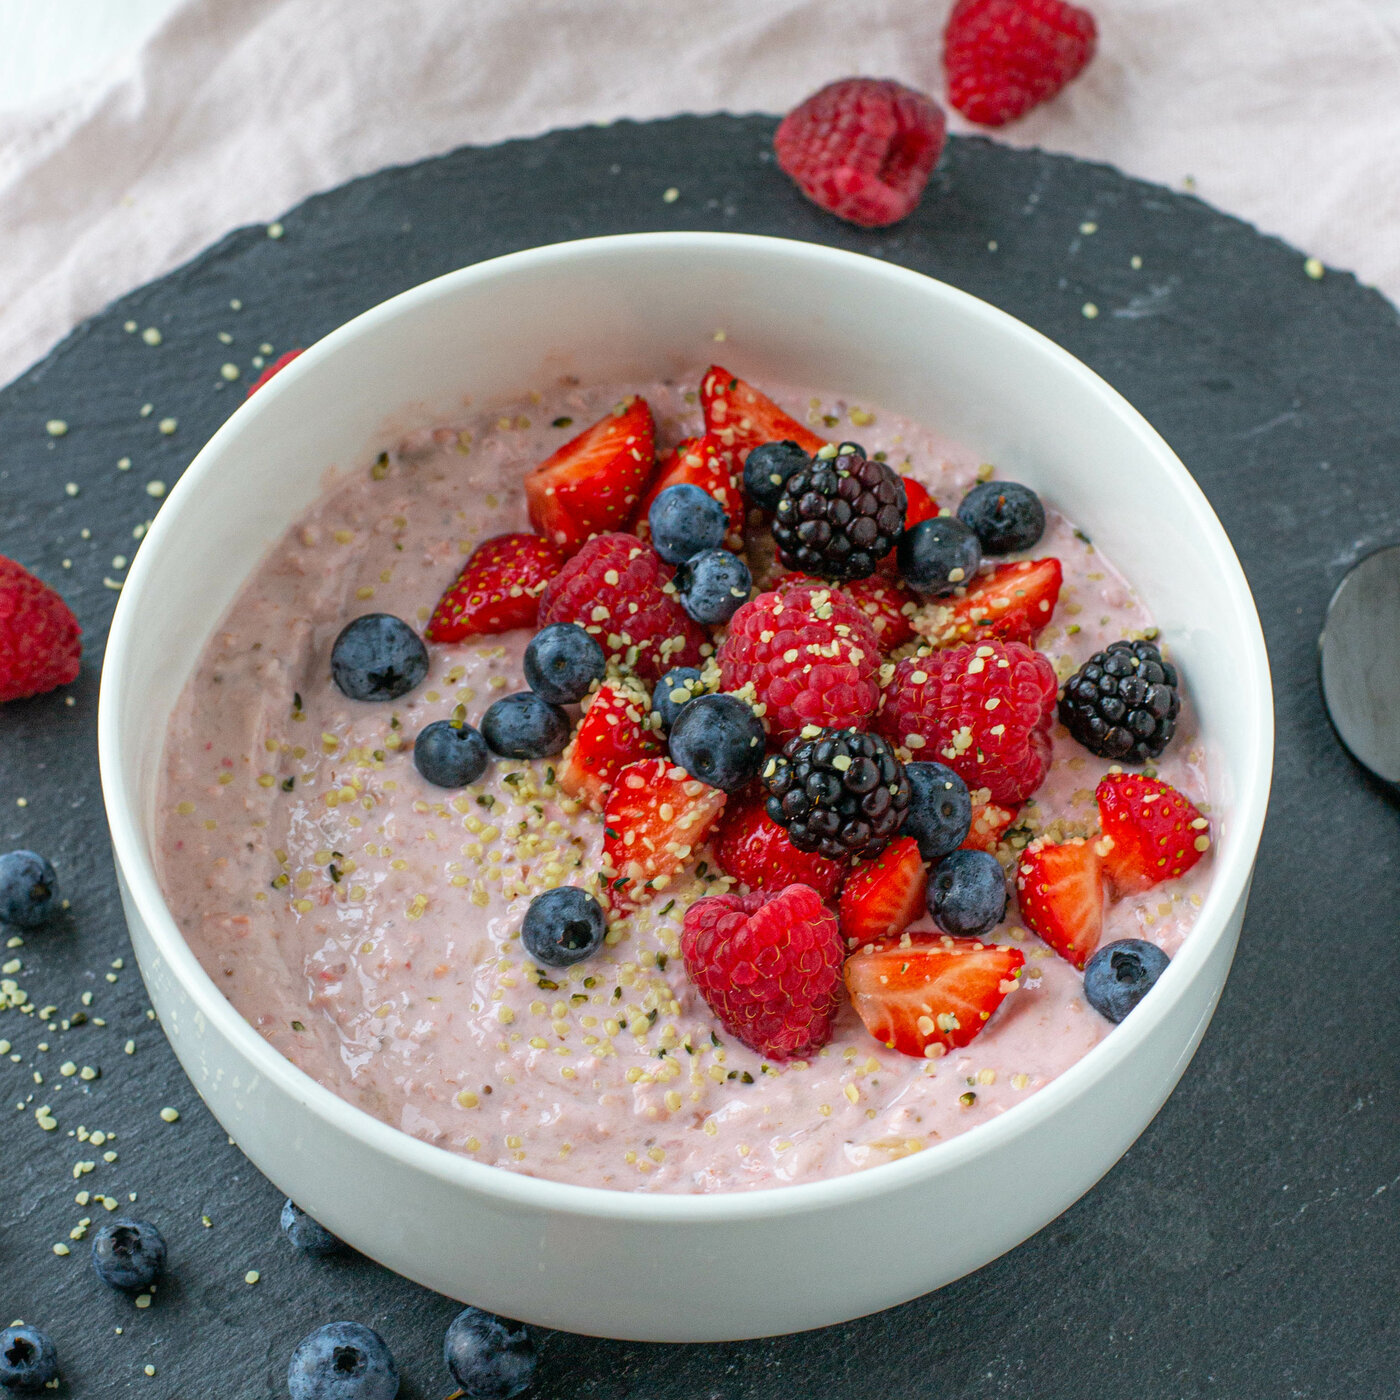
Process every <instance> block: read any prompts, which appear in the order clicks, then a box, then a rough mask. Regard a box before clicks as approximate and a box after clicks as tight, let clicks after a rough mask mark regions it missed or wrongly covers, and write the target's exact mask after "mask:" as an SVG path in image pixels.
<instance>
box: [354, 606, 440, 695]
mask: <svg viewBox="0 0 1400 1400" xmlns="http://www.w3.org/2000/svg"><path fill="white" fill-rule="evenodd" d="M427 674H428V648H427V647H425V646H424V645H423V639H422V638H421V637H420V636H419V635H418V633H417V632H415V631H414V630H413V628H411V627H410V626H409V625H408V623H406V622H404V621H403V620H402V619H401V618H397V617H391V616H390V615H389V614H388V613H366V614H365V616H364V617H357V618H356V619H355V620H354V622H350V623H347V624H346V625H345V627H343V628H342V629H341V633H340V636H338V637H337V638H336V639H335V645H334V646H333V647H332V648H331V679H332V680H333V681H334V682H335V683H336V685H338V686H339V687H340V691H341V694H343V695H347V696H349V697H350V699H351V700H397V699H398V698H399V696H401V695H407V694H408V692H409V691H410V690H412V689H413V688H414V686H416V685H419V684H421V683H422V680H423V677H424V676H426V675H427Z"/></svg>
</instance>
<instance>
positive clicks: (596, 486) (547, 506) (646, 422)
mask: <svg viewBox="0 0 1400 1400" xmlns="http://www.w3.org/2000/svg"><path fill="white" fill-rule="evenodd" d="M655 467H656V430H655V427H654V425H653V423H652V419H651V409H650V408H649V407H648V406H647V401H646V400H645V399H643V398H638V397H637V396H636V395H633V396H632V397H630V398H626V399H623V401H622V402H621V403H620V404H618V406H617V407H616V408H615V409H613V411H612V412H611V413H609V414H608V415H607V416H606V417H603V418H600V419H599V420H598V421H597V422H596V423H595V424H593V426H592V427H591V428H585V429H584V430H583V432H581V433H580V434H579V435H578V436H577V437H574V438H570V439H569V441H568V442H566V443H565V444H564V445H563V447H561V448H560V449H559V450H558V451H557V452H555V453H553V454H552V455H551V456H549V457H546V458H545V459H544V461H543V462H541V463H540V464H539V466H537V467H536V468H535V469H534V470H533V471H532V472H530V474H529V475H528V476H526V478H525V500H526V504H527V505H528V507H529V511H530V524H531V525H533V526H534V527H535V529H536V530H538V531H539V532H540V534H542V535H543V536H544V537H545V538H546V539H548V540H551V541H552V542H553V543H555V544H557V545H558V546H559V548H560V549H562V550H563V551H564V554H565V556H568V555H571V554H574V553H576V552H577V551H578V550H579V549H580V548H581V547H582V546H583V544H584V542H585V541H586V540H587V539H588V537H589V536H590V535H600V534H604V533H605V532H606V531H608V530H617V529H621V528H622V527H623V526H624V525H625V524H626V522H627V521H629V520H630V519H631V518H632V512H633V511H634V510H635V509H636V506H637V502H638V501H639V500H641V498H642V495H643V493H644V492H645V491H646V488H647V483H648V482H649V481H650V480H651V474H652V472H653V471H654V470H655Z"/></svg>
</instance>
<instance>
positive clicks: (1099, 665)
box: [1060, 641, 1181, 763]
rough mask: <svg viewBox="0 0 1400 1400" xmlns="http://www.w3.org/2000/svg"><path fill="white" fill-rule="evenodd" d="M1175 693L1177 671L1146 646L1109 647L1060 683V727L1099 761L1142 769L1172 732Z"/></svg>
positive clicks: (1178, 701) (1177, 707) (1178, 699)
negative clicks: (1131, 764)
mask: <svg viewBox="0 0 1400 1400" xmlns="http://www.w3.org/2000/svg"><path fill="white" fill-rule="evenodd" d="M1176 687H1177V674H1176V667H1175V666H1173V665H1172V664H1171V663H1170V662H1169V661H1163V660H1162V654H1161V652H1159V651H1158V650H1157V648H1156V647H1155V646H1154V645H1153V644H1152V643H1151V642H1127V641H1124V642H1112V643H1110V644H1109V645H1108V647H1106V648H1105V649H1104V650H1103V651H1096V652H1095V653H1094V654H1093V655H1092V656H1091V657H1090V658H1089V659H1088V660H1087V661H1086V662H1085V663H1084V664H1083V665H1082V666H1081V667H1080V668H1079V669H1078V670H1077V671H1076V672H1075V673H1074V674H1073V675H1072V676H1071V677H1070V678H1069V680H1067V681H1066V682H1065V689H1064V694H1063V695H1061V697H1060V722H1061V723H1062V724H1063V725H1064V726H1065V728H1066V729H1068V730H1069V732H1070V734H1071V735H1073V737H1074V738H1075V739H1076V740H1078V742H1079V743H1081V744H1083V745H1084V747H1085V748H1086V749H1088V750H1089V752H1090V753H1096V754H1098V755H1099V757H1100V758H1113V759H1117V760H1118V762H1120V763H1146V762H1147V760H1148V759H1149V758H1156V757H1157V756H1158V755H1159V754H1160V753H1161V752H1162V750H1163V749H1164V748H1166V746H1167V745H1168V744H1169V743H1170V742H1171V737H1172V735H1173V734H1174V733H1175V732H1176V717H1177V715H1178V714H1179V713H1180V710H1181V697H1180V696H1179V695H1178V694H1177V689H1176Z"/></svg>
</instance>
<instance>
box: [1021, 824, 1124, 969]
mask: <svg viewBox="0 0 1400 1400" xmlns="http://www.w3.org/2000/svg"><path fill="white" fill-rule="evenodd" d="M1102 844H1104V843H1103V842H1102V841H1101V840H1095V841H1085V840H1083V839H1079V840H1074V841H1066V842H1064V843H1063V844H1061V845H1058V846H1057V845H1053V844H1051V843H1050V842H1048V841H1046V840H1045V839H1044V838H1043V837H1042V838H1041V839H1040V840H1039V841H1032V842H1031V844H1030V845H1029V846H1027V847H1026V850H1025V853H1024V854H1023V855H1022V857H1021V864H1020V867H1019V869H1018V870H1017V872H1016V896H1017V898H1018V900H1019V901H1020V905H1021V918H1022V920H1023V921H1024V922H1025V925H1026V927H1027V928H1028V929H1030V931H1031V932H1032V933H1035V934H1038V935H1039V936H1040V937H1041V938H1043V939H1044V940H1045V942H1047V943H1048V944H1049V945H1050V946H1051V947H1052V948H1053V949H1054V950H1055V951H1056V952H1057V953H1058V954H1059V955H1060V956H1061V957H1062V958H1064V959H1065V960H1066V961H1067V962H1069V963H1072V964H1073V965H1074V966H1075V967H1077V968H1078V969H1079V970H1080V971H1081V972H1082V971H1083V970H1084V964H1085V963H1086V962H1088V961H1089V956H1090V954H1091V953H1092V952H1093V951H1094V949H1095V948H1096V947H1097V946H1098V942H1099V939H1100V937H1101V936H1102V935H1103V903H1104V895H1103V853H1102V852H1101V851H1100V849H1099V847H1100V845H1102Z"/></svg>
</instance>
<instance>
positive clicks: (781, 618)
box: [719, 583, 880, 742]
mask: <svg viewBox="0 0 1400 1400" xmlns="http://www.w3.org/2000/svg"><path fill="white" fill-rule="evenodd" d="M879 665H880V648H879V644H878V643H877V642H876V640H875V634H874V632H873V631H872V630H871V628H870V622H869V619H868V618H866V616H865V614H864V613H862V612H861V610H860V609H859V608H858V607H856V605H855V604H854V603H852V602H851V600H850V599H849V598H847V597H846V596H845V595H844V594H843V593H842V592H841V591H840V590H839V589H836V588H832V587H830V586H828V585H826V584H820V583H814V584H811V585H809V586H807V587H802V588H785V589H784V590H783V591H782V592H781V593H760V594H759V595H758V597H757V598H753V599H750V600H749V602H747V603H745V604H744V606H743V607H742V608H740V609H739V611H738V612H736V613H735V614H734V616H733V618H732V619H731V620H730V623H729V632H728V635H727V636H726V637H725V639H724V642H723V644H722V645H721V646H720V649H719V668H720V687H721V688H722V689H724V690H734V691H737V690H740V689H742V688H743V687H744V686H745V685H748V684H752V686H753V694H754V699H755V700H757V701H758V702H759V703H760V704H761V705H763V706H764V707H765V708H764V712H763V722H764V724H765V725H766V726H767V727H768V733H769V736H770V738H772V739H774V740H776V741H779V742H781V741H782V740H783V739H786V738H787V737H788V736H789V735H792V734H795V733H797V731H798V730H799V729H801V728H802V727H803V726H804V725H808V724H815V725H817V726H818V727H821V728H828V727H829V728H832V729H863V728H864V727H865V725H866V723H867V721H868V720H869V718H870V716H871V715H872V714H873V713H874V710H875V704H876V701H877V700H878V699H879V695H880V692H879V687H878V685H877V684H876V680H875V676H876V671H877V670H878V668H879Z"/></svg>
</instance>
